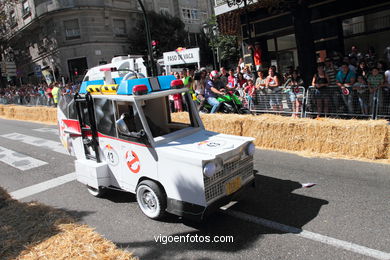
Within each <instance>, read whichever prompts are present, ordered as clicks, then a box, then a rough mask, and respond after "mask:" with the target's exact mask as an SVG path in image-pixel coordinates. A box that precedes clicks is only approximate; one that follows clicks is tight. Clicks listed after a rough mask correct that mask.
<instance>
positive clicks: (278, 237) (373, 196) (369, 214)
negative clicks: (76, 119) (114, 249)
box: [0, 119, 390, 259]
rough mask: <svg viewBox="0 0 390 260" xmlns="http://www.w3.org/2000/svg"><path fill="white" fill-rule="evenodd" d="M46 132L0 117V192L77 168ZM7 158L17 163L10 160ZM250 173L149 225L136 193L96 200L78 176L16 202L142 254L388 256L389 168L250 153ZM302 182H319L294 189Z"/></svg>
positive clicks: (44, 127) (146, 256)
mask: <svg viewBox="0 0 390 260" xmlns="http://www.w3.org/2000/svg"><path fill="white" fill-rule="evenodd" d="M47 128H49V129H47ZM53 129H55V127H54V126H47V125H40V124H34V123H28V122H20V121H10V120H3V119H0V180H1V182H0V185H1V186H2V187H3V188H5V189H7V190H8V191H9V192H14V191H17V190H20V189H22V188H25V187H29V186H31V185H34V184H39V183H42V182H44V181H48V180H51V179H53V178H56V177H60V176H63V175H66V174H68V173H71V172H73V171H74V164H73V157H71V156H68V155H65V154H63V153H61V152H59V150H58V149H57V150H56V148H55V147H54V146H55V145H56V144H55V143H53V142H46V141H45V140H50V141H54V142H57V143H59V138H58V137H57V135H56V131H55V130H53ZM15 134H18V135H15ZM21 135H22V136H21ZM15 136H16V137H15ZM21 137H23V138H21ZM33 137H35V138H33ZM32 144H33V145H32ZM14 157H15V158H17V157H18V158H21V159H20V160H19V159H16V161H14V162H9V161H7V160H8V159H9V158H14ZM30 157H31V158H30ZM7 158H8V159H7ZM29 167H31V168H30V169H26V168H29ZM255 169H256V170H257V171H258V173H257V176H256V188H253V189H250V190H249V191H248V192H247V193H246V194H244V196H243V197H242V199H241V200H240V201H239V202H237V203H235V204H234V205H232V206H231V207H229V208H228V209H227V210H220V211H218V212H217V213H216V214H214V215H213V216H211V217H210V218H209V219H208V220H207V221H206V222H204V223H193V222H190V221H187V220H183V219H180V218H177V217H175V216H169V217H168V218H166V219H165V220H164V221H160V222H158V221H153V220H150V219H148V218H146V217H145V216H144V215H143V214H142V213H141V211H140V210H139V209H138V206H137V203H136V201H135V197H134V195H132V194H129V193H123V192H118V191H112V192H110V193H109V194H108V197H107V198H105V199H98V198H95V197H92V196H91V195H89V193H88V192H87V190H86V188H85V187H84V186H83V185H82V184H80V183H78V182H76V181H71V182H68V183H66V184H63V185H59V186H57V187H54V188H52V189H49V190H46V191H43V192H40V193H36V194H34V195H31V196H28V197H25V198H23V199H21V201H31V200H36V201H39V202H42V203H44V204H47V205H51V206H54V207H57V208H61V209H63V210H66V211H67V212H69V213H70V214H72V215H73V216H75V217H76V218H77V219H78V220H79V221H80V222H81V223H86V224H88V225H89V226H91V227H94V228H96V231H97V232H98V233H100V234H102V235H103V236H104V237H106V238H107V239H109V240H111V241H113V242H114V243H115V244H117V245H118V246H119V247H121V248H125V249H127V250H129V251H132V252H133V253H134V254H135V255H136V256H138V257H139V258H140V259H390V254H389V253H390V189H389V187H390V165H383V164H375V163H366V162H358V161H352V160H336V159H319V158H318V159H317V158H304V157H300V156H297V155H293V154H288V153H282V152H276V151H268V150H257V151H256V154H255ZM309 182H312V183H317V185H316V186H314V187H312V188H301V183H309ZM0 217H1V216H0ZM168 235H183V236H187V235H191V236H196V235H198V236H200V235H209V236H211V237H213V236H222V235H227V236H233V239H234V242H232V243H191V242H179V243H167V244H163V243H161V242H156V241H155V237H157V236H168ZM370 256H371V257H370Z"/></svg>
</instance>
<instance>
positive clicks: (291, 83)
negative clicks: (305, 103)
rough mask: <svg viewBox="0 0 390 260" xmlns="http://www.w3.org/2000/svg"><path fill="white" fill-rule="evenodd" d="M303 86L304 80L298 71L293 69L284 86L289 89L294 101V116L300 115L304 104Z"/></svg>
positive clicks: (291, 99) (291, 98)
mask: <svg viewBox="0 0 390 260" xmlns="http://www.w3.org/2000/svg"><path fill="white" fill-rule="evenodd" d="M301 86H303V80H302V79H301V78H300V77H299V75H298V71H297V70H293V71H292V73H291V76H290V77H288V78H287V80H286V83H284V88H285V89H286V90H287V92H288V94H289V97H290V101H291V103H292V112H293V113H292V117H298V115H299V112H300V108H301V106H302V99H303V93H302V92H301V90H300V88H299V87H301Z"/></svg>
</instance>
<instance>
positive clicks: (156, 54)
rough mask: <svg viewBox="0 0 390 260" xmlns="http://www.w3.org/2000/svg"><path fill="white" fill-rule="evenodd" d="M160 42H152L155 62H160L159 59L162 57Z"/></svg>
mask: <svg viewBox="0 0 390 260" xmlns="http://www.w3.org/2000/svg"><path fill="white" fill-rule="evenodd" d="M159 45H160V42H159V41H156V40H153V41H152V55H153V59H154V60H158V58H159V57H161V51H160V48H159Z"/></svg>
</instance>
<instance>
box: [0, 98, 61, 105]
mask: <svg viewBox="0 0 390 260" xmlns="http://www.w3.org/2000/svg"><path fill="white" fill-rule="evenodd" d="M0 104H17V105H26V106H53V105H54V102H53V99H49V98H47V97H46V96H13V97H1V98H0Z"/></svg>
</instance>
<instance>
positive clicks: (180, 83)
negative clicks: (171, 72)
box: [171, 79, 184, 88]
mask: <svg viewBox="0 0 390 260" xmlns="http://www.w3.org/2000/svg"><path fill="white" fill-rule="evenodd" d="M182 87H184V84H183V81H182V80H181V79H175V80H172V82H171V88H182Z"/></svg>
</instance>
